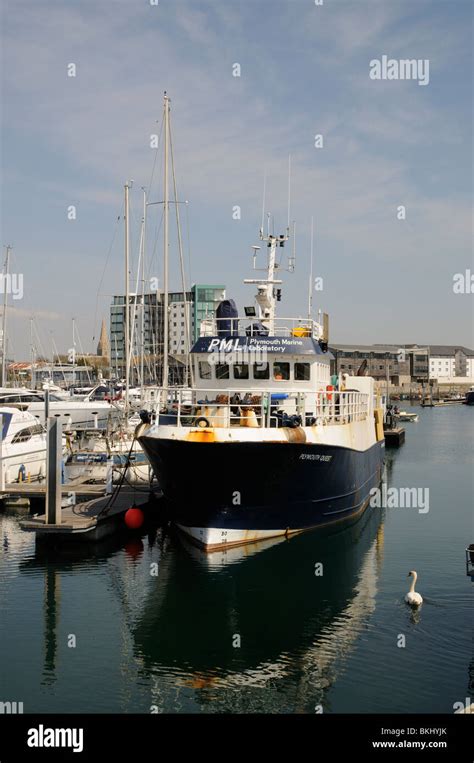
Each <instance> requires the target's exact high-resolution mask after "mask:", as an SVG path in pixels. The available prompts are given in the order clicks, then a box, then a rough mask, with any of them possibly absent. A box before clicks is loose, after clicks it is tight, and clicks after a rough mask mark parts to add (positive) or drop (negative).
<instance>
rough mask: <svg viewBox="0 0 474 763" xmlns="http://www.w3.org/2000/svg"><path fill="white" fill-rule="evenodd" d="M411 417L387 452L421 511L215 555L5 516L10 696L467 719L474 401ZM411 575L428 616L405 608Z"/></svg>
mask: <svg viewBox="0 0 474 763" xmlns="http://www.w3.org/2000/svg"><path fill="white" fill-rule="evenodd" d="M410 410H413V411H416V412H417V413H419V421H418V422H417V423H406V424H404V426H405V428H406V442H405V444H404V445H403V446H402V447H401V448H400V449H398V450H391V451H389V450H387V452H386V466H385V477H384V480H385V481H386V485H387V488H396V489H397V490H395V491H393V495H394V496H395V498H394V499H393V500H392V502H396V501H397V500H398V502H400V501H399V496H400V495H401V493H400V488H411V489H413V488H417V496H418V497H419V502H418V505H415V506H410V507H403V506H398V507H397V506H396V505H395V506H391V507H377V506H374V507H370V508H368V509H367V511H366V512H365V514H364V515H363V516H362V517H361V518H360V519H359V520H358V521H357V522H354V523H353V524H352V525H350V526H348V527H342V526H335V527H333V528H332V529H326V530H324V531H321V530H319V531H313V532H308V533H305V534H303V535H299V536H295V537H293V538H291V539H289V540H286V539H281V538H278V539H275V540H269V541H266V542H264V543H262V544H255V545H249V546H247V547H242V548H237V549H228V550H227V552H216V553H213V554H205V553H204V552H201V551H199V550H197V549H196V548H194V547H192V546H190V545H188V544H187V543H186V542H185V541H184V540H183V539H182V538H181V536H179V535H178V536H177V535H175V534H174V533H173V532H171V533H170V532H169V531H167V530H166V531H165V530H163V529H162V528H160V527H159V526H154V527H151V528H148V529H147V530H146V532H144V533H142V534H141V535H133V534H129V535H123V536H119V537H116V538H111V539H109V540H107V541H103V542H102V543H101V544H96V545H93V546H92V545H91V546H76V547H73V548H69V549H65V548H62V549H48V548H46V549H45V548H42V547H37V546H35V537H34V534H30V533H26V532H22V531H21V530H20V528H19V518H18V516H13V515H7V514H0V554H1V556H0V702H17V703H19V702H21V703H23V712H25V713H27V712H32V713H41V712H44V713H59V712H71V713H72V712H74V713H150V712H153V713H154V712H164V713H182V712H190V713H202V712H208V713H220V712H242V713H254V712H255V713H257V712H260V713H262V712H263V713H286V712H288V713H295V712H296V713H317V712H324V713H352V712H356V713H376V712H394V713H451V712H453V708H454V706H455V704H456V703H459V702H462V703H465V702H466V699H467V698H470V701H471V702H472V701H474V654H473V643H474V642H473V631H474V628H473V625H474V615H473V601H472V597H473V593H474V590H473V587H472V583H471V581H470V579H469V578H468V577H467V576H466V570H465V556H464V550H465V548H466V547H467V546H468V545H469V543H471V542H474V523H473V497H474V484H473V474H474V469H473V445H472V432H473V423H474V408H472V407H471V408H469V407H467V406H463V405H456V406H450V407H446V408H437V409H421V408H419V407H414V408H412V409H410ZM209 469H210V471H209V475H207V477H208V487H209V489H211V488H212V464H209ZM262 479H265V475H264V474H262ZM205 484H206V475H203V485H205ZM201 487H202V486H201ZM387 495H390V491H389V492H388V493H387ZM397 496H398V498H397ZM410 570H416V571H417V572H418V582H417V590H419V591H420V593H421V594H422V596H423V598H424V603H423V605H422V607H421V608H420V610H418V611H412V610H411V609H410V608H409V607H408V606H407V605H406V604H405V603H404V595H405V593H406V592H407V591H408V588H409V580H408V579H407V574H408V572H409V571H410Z"/></svg>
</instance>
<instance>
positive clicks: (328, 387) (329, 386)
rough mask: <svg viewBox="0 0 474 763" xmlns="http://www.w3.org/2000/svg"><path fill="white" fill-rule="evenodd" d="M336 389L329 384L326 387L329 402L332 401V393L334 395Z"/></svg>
mask: <svg viewBox="0 0 474 763" xmlns="http://www.w3.org/2000/svg"><path fill="white" fill-rule="evenodd" d="M333 390H334V387H333V385H332V384H328V385H327V387H326V397H327V399H328V400H332V393H333Z"/></svg>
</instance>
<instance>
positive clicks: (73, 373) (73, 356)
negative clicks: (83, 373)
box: [72, 318, 76, 388]
mask: <svg viewBox="0 0 474 763" xmlns="http://www.w3.org/2000/svg"><path fill="white" fill-rule="evenodd" d="M75 329H76V321H75V319H74V318H73V319H72V386H73V388H74V387H75V386H76V330H75Z"/></svg>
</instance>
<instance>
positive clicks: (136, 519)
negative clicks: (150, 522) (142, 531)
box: [125, 506, 145, 530]
mask: <svg viewBox="0 0 474 763" xmlns="http://www.w3.org/2000/svg"><path fill="white" fill-rule="evenodd" d="M144 519H145V515H144V514H143V511H142V510H141V509H137V507H136V506H132V508H131V509H127V511H126V512H125V524H126V525H127V527H129V528H130V530H138V528H139V527H141V526H142V524H143V522H144Z"/></svg>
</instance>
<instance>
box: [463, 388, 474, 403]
mask: <svg viewBox="0 0 474 763" xmlns="http://www.w3.org/2000/svg"><path fill="white" fill-rule="evenodd" d="M464 404H465V405H474V387H471V388H470V389H469V391H468V392H466V399H465V400H464Z"/></svg>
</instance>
